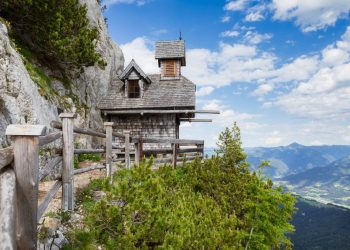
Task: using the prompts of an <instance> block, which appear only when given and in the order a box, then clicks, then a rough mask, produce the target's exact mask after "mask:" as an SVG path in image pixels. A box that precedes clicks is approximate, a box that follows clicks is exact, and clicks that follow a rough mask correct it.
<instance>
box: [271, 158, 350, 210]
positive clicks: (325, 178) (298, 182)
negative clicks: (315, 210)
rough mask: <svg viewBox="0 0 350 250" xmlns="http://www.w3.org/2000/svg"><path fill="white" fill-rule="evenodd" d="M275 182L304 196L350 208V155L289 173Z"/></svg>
mask: <svg viewBox="0 0 350 250" xmlns="http://www.w3.org/2000/svg"><path fill="white" fill-rule="evenodd" d="M275 183H278V184H280V185H282V186H285V187H287V188H288V190H289V191H291V192H293V193H296V194H298V195H301V196H303V197H306V198H312V199H314V200H317V201H320V202H323V203H333V204H337V205H342V206H345V207H348V208H350V156H346V157H344V158H342V159H339V160H336V161H334V162H332V163H330V164H328V165H327V166H324V167H316V168H312V169H309V170H306V171H304V172H301V173H298V174H292V175H288V176H286V177H284V178H282V179H280V180H275Z"/></svg>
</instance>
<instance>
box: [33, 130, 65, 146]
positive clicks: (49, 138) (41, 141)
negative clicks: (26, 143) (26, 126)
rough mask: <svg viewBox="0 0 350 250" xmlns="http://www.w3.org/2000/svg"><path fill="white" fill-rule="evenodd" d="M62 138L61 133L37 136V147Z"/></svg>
mask: <svg viewBox="0 0 350 250" xmlns="http://www.w3.org/2000/svg"><path fill="white" fill-rule="evenodd" d="M60 138H62V132H55V133H51V134H48V135H44V136H39V146H43V145H46V144H49V143H51V142H54V141H56V140H57V139H60Z"/></svg>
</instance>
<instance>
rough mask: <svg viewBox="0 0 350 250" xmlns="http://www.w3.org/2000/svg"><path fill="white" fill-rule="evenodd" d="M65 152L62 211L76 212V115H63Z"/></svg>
mask: <svg viewBox="0 0 350 250" xmlns="http://www.w3.org/2000/svg"><path fill="white" fill-rule="evenodd" d="M59 117H60V118H62V133H63V150H62V157H63V161H62V210H63V211H67V210H74V174H73V170H74V134H73V129H74V124H73V120H74V118H75V117H76V116H75V114H71V113H61V114H60V115H59Z"/></svg>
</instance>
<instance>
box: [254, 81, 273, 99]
mask: <svg viewBox="0 0 350 250" xmlns="http://www.w3.org/2000/svg"><path fill="white" fill-rule="evenodd" d="M273 89H274V85H273V84H271V83H265V84H261V85H259V86H258V88H256V89H255V90H254V92H253V93H252V94H253V95H254V96H262V95H266V94H267V93H269V92H271V91H272V90H273Z"/></svg>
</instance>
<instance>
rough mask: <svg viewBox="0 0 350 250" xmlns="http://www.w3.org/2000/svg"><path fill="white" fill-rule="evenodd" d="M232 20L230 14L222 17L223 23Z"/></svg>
mask: <svg viewBox="0 0 350 250" xmlns="http://www.w3.org/2000/svg"><path fill="white" fill-rule="evenodd" d="M230 20H231V17H230V16H223V17H222V18H221V22H223V23H227V22H229V21H230Z"/></svg>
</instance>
